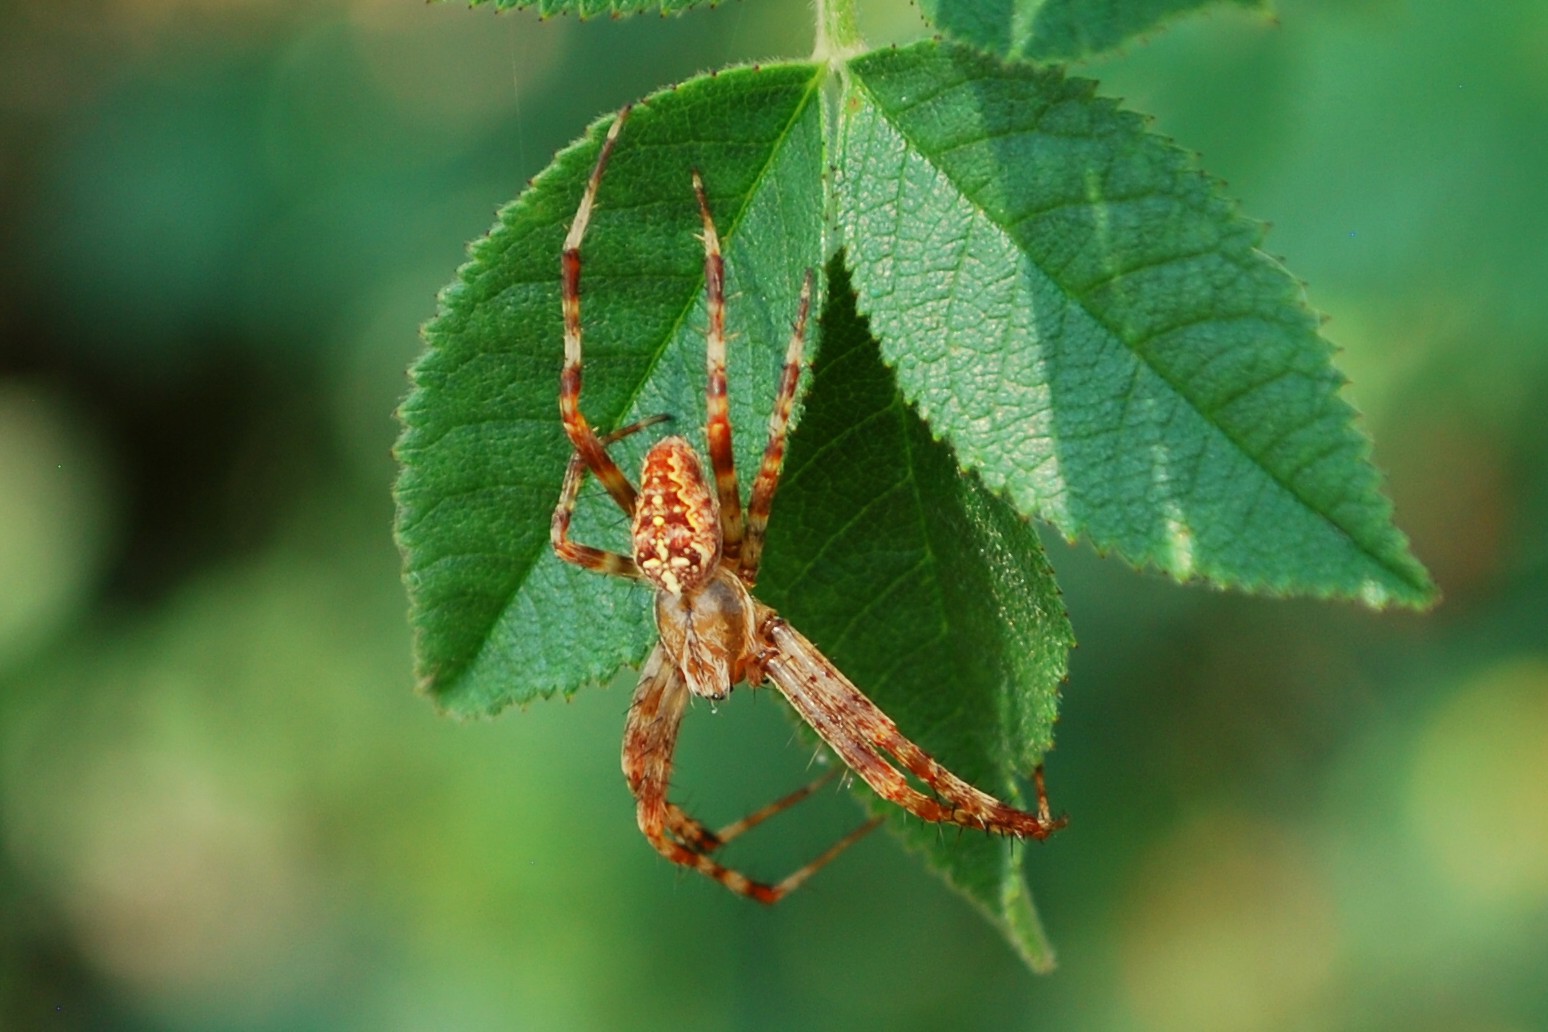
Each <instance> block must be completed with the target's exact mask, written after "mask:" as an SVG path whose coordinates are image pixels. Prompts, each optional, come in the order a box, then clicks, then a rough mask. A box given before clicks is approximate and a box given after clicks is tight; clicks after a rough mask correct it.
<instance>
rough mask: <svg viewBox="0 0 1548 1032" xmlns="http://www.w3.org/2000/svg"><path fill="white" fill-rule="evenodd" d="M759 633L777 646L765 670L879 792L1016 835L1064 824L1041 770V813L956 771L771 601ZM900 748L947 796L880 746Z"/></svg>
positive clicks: (951, 819) (926, 814)
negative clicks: (1054, 812)
mask: <svg viewBox="0 0 1548 1032" xmlns="http://www.w3.org/2000/svg"><path fill="white" fill-rule="evenodd" d="M758 626H759V630H760V635H761V636H762V637H763V638H764V639H765V640H767V641H769V642H770V643H771V644H772V645H773V648H772V650H771V651H770V652H769V653H768V654H767V655H766V656H764V657H762V659H761V665H762V667H763V672H764V673H765V674H766V675H767V676H768V677H769V679H770V680H772V681H773V682H774V684H775V686H776V687H777V688H779V690H780V691H781V693H783V694H784V696H785V697H786V698H787V699H789V700H790V704H791V705H792V706H794V707H795V708H796V711H797V712H799V713H800V714H801V716H802V717H803V718H804V719H805V720H806V722H807V723H809V724H810V725H811V726H812V729H813V730H815V731H816V732H817V734H818V735H819V736H820V737H821V738H822V740H823V741H825V742H827V743H828V745H829V746H830V747H832V748H833V750H834V751H835V752H837V753H838V754H839V757H840V758H841V759H843V761H844V762H845V763H847V764H848V765H849V766H850V767H851V768H852V769H853V770H854V772H855V773H856V774H859V775H860V777H861V778H862V779H863V780H864V781H865V783H866V784H868V785H870V786H871V788H872V789H873V790H875V792H876V794H877V795H879V796H881V797H882V798H883V799H886V800H888V801H889V802H892V803H896V804H897V805H898V806H901V807H903V808H904V809H906V810H908V811H909V812H910V813H912V814H914V815H915V816H917V817H920V818H922V819H923V820H927V821H934V822H938V823H946V824H957V825H961V826H963V827H967V828H976V829H979V830H982V831H990V832H1000V833H1004V834H1009V835H1014V836H1016V837H1017V838H1034V839H1045V838H1047V837H1048V836H1049V835H1050V834H1052V833H1053V832H1054V831H1056V830H1057V829H1059V828H1061V827H1063V826H1064V823H1065V822H1064V819H1063V818H1058V819H1051V818H1050V817H1049V816H1048V799H1047V796H1046V795H1045V793H1044V789H1043V784H1042V778H1041V777H1037V778H1036V786H1037V792H1038V811H1039V812H1038V813H1028V812H1027V811H1025V810H1019V809H1017V808H1016V807H1014V806H1011V805H1009V804H1008V803H1004V802H1001V801H1000V800H998V799H996V798H995V797H993V796H991V795H989V794H988V793H986V792H983V791H981V790H980V789H977V788H974V787H973V786H972V785H970V784H968V783H967V782H965V781H963V780H962V779H961V778H959V777H957V776H956V775H955V774H953V773H952V772H951V771H949V770H947V769H946V768H945V767H943V766H941V765H940V764H939V763H937V762H936V761H935V760H934V759H933V758H932V757H931V756H930V755H929V754H928V753H926V752H925V751H924V750H923V749H921V748H919V746H917V745H915V744H914V743H913V742H912V741H910V740H909V739H908V738H907V737H905V736H904V735H903V733H902V732H901V731H899V730H898V727H897V725H896V724H894V723H893V722H892V719H891V718H890V717H888V716H887V715H886V714H885V713H883V712H882V711H881V709H880V708H879V707H878V706H877V705H876V704H875V703H873V702H871V700H870V699H867V698H866V697H865V695H864V694H863V693H862V692H861V691H860V689H858V688H856V687H855V686H854V684H853V683H851V682H850V681H849V679H848V678H846V677H845V676H844V675H843V674H841V673H840V672H839V671H838V669H837V668H836V667H834V666H833V664H832V663H831V662H829V661H828V660H827V658H826V657H824V656H823V655H822V654H821V653H820V652H818V651H817V648H816V646H814V645H813V644H812V643H811V642H810V641H808V640H807V639H806V638H805V637H804V636H802V635H801V634H800V632H798V631H796V630H795V629H794V628H792V627H791V626H790V625H789V624H788V623H786V622H785V621H784V620H783V619H782V618H781V617H779V616H778V615H777V614H776V613H774V611H773V610H771V609H769V608H768V607H767V606H763V605H761V604H759V619H758ZM882 750H885V751H887V752H889V753H891V754H892V755H893V756H895V757H896V758H897V759H898V761H899V762H900V763H902V764H903V766H904V767H906V768H907V769H908V770H909V771H910V772H911V773H913V774H914V775H915V776H917V777H918V778H919V779H920V780H921V781H923V782H924V783H925V784H927V785H929V786H930V788H931V789H933V790H934V791H935V792H936V794H937V795H939V796H940V799H932V798H930V797H929V796H926V795H924V794H923V793H921V792H919V791H917V790H916V789H915V788H914V787H913V786H912V785H910V784H909V783H908V780H907V779H906V778H905V777H904V776H903V774H902V773H901V772H899V771H898V770H897V769H896V768H895V767H893V766H892V764H891V763H889V762H888V761H887V760H886V758H885V757H884V756H883V755H882V754H881V753H882Z"/></svg>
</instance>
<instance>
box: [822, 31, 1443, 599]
mask: <svg viewBox="0 0 1548 1032" xmlns="http://www.w3.org/2000/svg"><path fill="white" fill-rule="evenodd" d="M850 73H851V74H850V89H849V93H848V95H847V97H846V102H845V104H844V106H843V110H844V122H843V124H842V127H841V137H842V151H841V154H840V157H839V165H840V180H839V193H840V196H839V207H840V219H841V221H842V223H843V227H844V232H845V234H846V242H847V246H848V247H849V261H850V263H851V265H852V267H853V269H854V282H855V287H856V290H857V292H858V295H859V299H860V308H861V310H862V311H863V312H866V313H867V314H869V315H870V317H871V325H872V329H873V332H875V333H876V335H877V336H878V337H879V338H880V340H881V342H882V354H883V357H884V358H885V359H886V360H887V362H888V363H889V364H891V365H892V366H894V367H895V368H896V370H897V374H898V382H899V385H900V386H901V389H902V391H903V393H904V394H905V395H906V396H907V397H909V398H910V399H911V400H913V401H914V402H915V404H916V405H917V406H918V407H919V410H920V412H921V414H922V415H923V416H924V417H925V419H926V420H928V421H929V423H930V425H931V427H932V428H933V429H934V430H935V432H937V433H939V434H941V435H942V436H944V437H946V438H947V439H948V440H950V441H951V443H952V445H953V446H954V448H955V449H956V453H957V457H958V459H959V461H961V462H962V463H963V464H964V465H965V466H967V467H968V468H971V469H975V470H978V471H979V472H980V473H981V475H982V476H983V478H984V481H985V482H986V483H987V484H988V485H989V486H990V487H991V488H992V489H994V490H997V491H1000V490H1003V491H1006V492H1008V493H1009V495H1010V497H1011V499H1012V500H1013V501H1014V502H1015V504H1016V505H1017V507H1018V508H1019V509H1020V510H1021V511H1022V512H1025V513H1028V514H1035V515H1038V516H1041V517H1043V518H1045V519H1047V520H1049V521H1051V522H1052V523H1053V524H1054V525H1055V526H1057V527H1058V528H1059V529H1060V530H1061V531H1062V532H1063V533H1064V534H1065V535H1067V536H1069V537H1072V538H1073V537H1077V536H1085V537H1088V538H1089V539H1090V540H1091V541H1092V542H1093V543H1095V545H1096V546H1097V547H1098V548H1099V549H1113V550H1117V551H1119V552H1121V553H1123V554H1124V555H1125V556H1127V557H1128V558H1129V559H1130V560H1131V561H1133V562H1135V563H1139V564H1150V565H1154V566H1157V567H1160V568H1161V569H1163V570H1165V571H1167V572H1168V573H1170V574H1171V575H1173V576H1174V577H1177V578H1178V579H1182V580H1187V579H1190V578H1195V577H1202V578H1206V579H1208V580H1210V581H1213V582H1215V583H1217V584H1221V585H1231V586H1239V587H1245V588H1249V589H1257V590H1264V591H1271V592H1299V593H1307V594H1312V595H1320V596H1330V595H1334V596H1344V597H1357V598H1360V599H1362V600H1364V601H1365V602H1367V603H1369V604H1371V605H1375V606H1380V605H1383V604H1387V603H1394V602H1395V603H1400V604H1404V605H1424V604H1426V603H1428V602H1430V601H1432V600H1433V598H1434V588H1433V586H1432V584H1431V583H1430V580H1429V577H1428V575H1427V574H1426V572H1425V571H1424V569H1423V567H1421V566H1420V565H1419V564H1418V562H1417V561H1415V560H1414V559H1413V557H1412V556H1411V555H1410V554H1409V552H1408V547H1407V542H1406V540H1405V539H1404V537H1403V536H1402V534H1401V533H1399V532H1398V531H1397V529H1396V528H1395V527H1394V526H1393V525H1392V523H1391V510H1390V505H1389V503H1388V502H1387V500H1386V499H1385V498H1384V497H1383V496H1382V494H1381V492H1380V486H1379V482H1378V477H1377V474H1376V472H1375V470H1374V469H1373V467H1372V466H1371V464H1370V462H1369V459H1368V452H1369V444H1368V442H1367V441H1366V439H1365V437H1364V436H1363V435H1362V434H1361V433H1360V432H1359V431H1358V430H1357V429H1356V428H1355V426H1354V422H1353V420H1354V412H1353V410H1352V409H1351V408H1350V407H1349V406H1348V405H1347V404H1346V403H1345V402H1344V401H1343V400H1342V399H1341V398H1340V397H1339V389H1340V387H1341V386H1342V384H1343V380H1342V378H1341V377H1340V376H1339V374H1338V373H1337V372H1336V371H1335V370H1334V368H1333V366H1332V364H1331V354H1332V349H1331V347H1330V346H1329V345H1328V344H1327V343H1326V342H1325V341H1323V340H1322V339H1321V338H1320V337H1319V336H1318V335H1317V318H1316V316H1315V315H1314V314H1313V313H1312V312H1311V311H1310V310H1308V309H1307V307H1306V306H1305V304H1304V302H1303V300H1302V297H1301V288H1300V286H1299V284H1298V283H1297V282H1296V281H1295V280H1294V279H1293V278H1292V277H1291V276H1290V275H1289V274H1288V273H1287V272H1286V271H1285V270H1284V269H1283V268H1282V267H1281V266H1280V265H1279V264H1278V263H1277V262H1275V261H1274V260H1273V259H1271V258H1269V257H1268V256H1267V255H1265V254H1264V253H1263V252H1262V251H1260V250H1259V249H1258V247H1259V244H1260V243H1261V239H1262V229H1261V227H1260V226H1258V225H1256V224H1254V223H1251V222H1248V221H1246V220H1244V219H1242V218H1241V217H1240V216H1238V215H1237V214H1236V212H1235V210H1234V209H1233V207H1232V206H1231V205H1230V204H1229V203H1228V202H1227V201H1226V200H1225V199H1224V198H1222V197H1221V196H1220V193H1219V189H1218V185H1217V184H1216V183H1214V182H1212V181H1210V180H1209V179H1208V178H1206V177H1205V176H1204V175H1202V174H1201V173H1200V172H1198V171H1197V170H1196V169H1195V168H1194V167H1193V165H1192V162H1191V160H1190V159H1189V157H1188V156H1187V155H1186V154H1184V153H1183V152H1182V151H1180V150H1178V149H1177V148H1175V147H1173V146H1172V145H1171V144H1170V143H1168V142H1167V141H1165V140H1162V139H1160V138H1159V137H1155V136H1152V135H1150V134H1148V133H1147V132H1146V131H1145V126H1144V123H1143V122H1142V120H1141V119H1140V118H1139V117H1138V116H1136V115H1133V114H1130V113H1127V112H1123V111H1120V110H1119V109H1118V107H1117V105H1116V104H1115V103H1113V102H1111V101H1108V100H1105V99H1102V98H1099V97H1096V96H1094V95H1093V84H1092V83H1090V82H1083V81H1080V80H1072V79H1065V78H1064V77H1063V76H1062V75H1060V74H1059V73H1058V72H1057V71H1051V70H1039V69H1034V68H1031V67H1028V66H1017V65H1006V64H1001V63H999V62H997V61H994V60H992V59H989V58H985V57H983V56H981V55H978V54H975V53H973V52H971V51H968V50H966V49H964V48H960V47H955V46H952V45H948V44H937V43H923V44H919V45H916V46H913V47H910V48H907V49H904V50H899V51H889V52H877V53H873V54H869V55H866V56H864V57H861V58H859V59H857V60H856V61H854V62H853V64H852V65H851V66H850Z"/></svg>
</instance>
